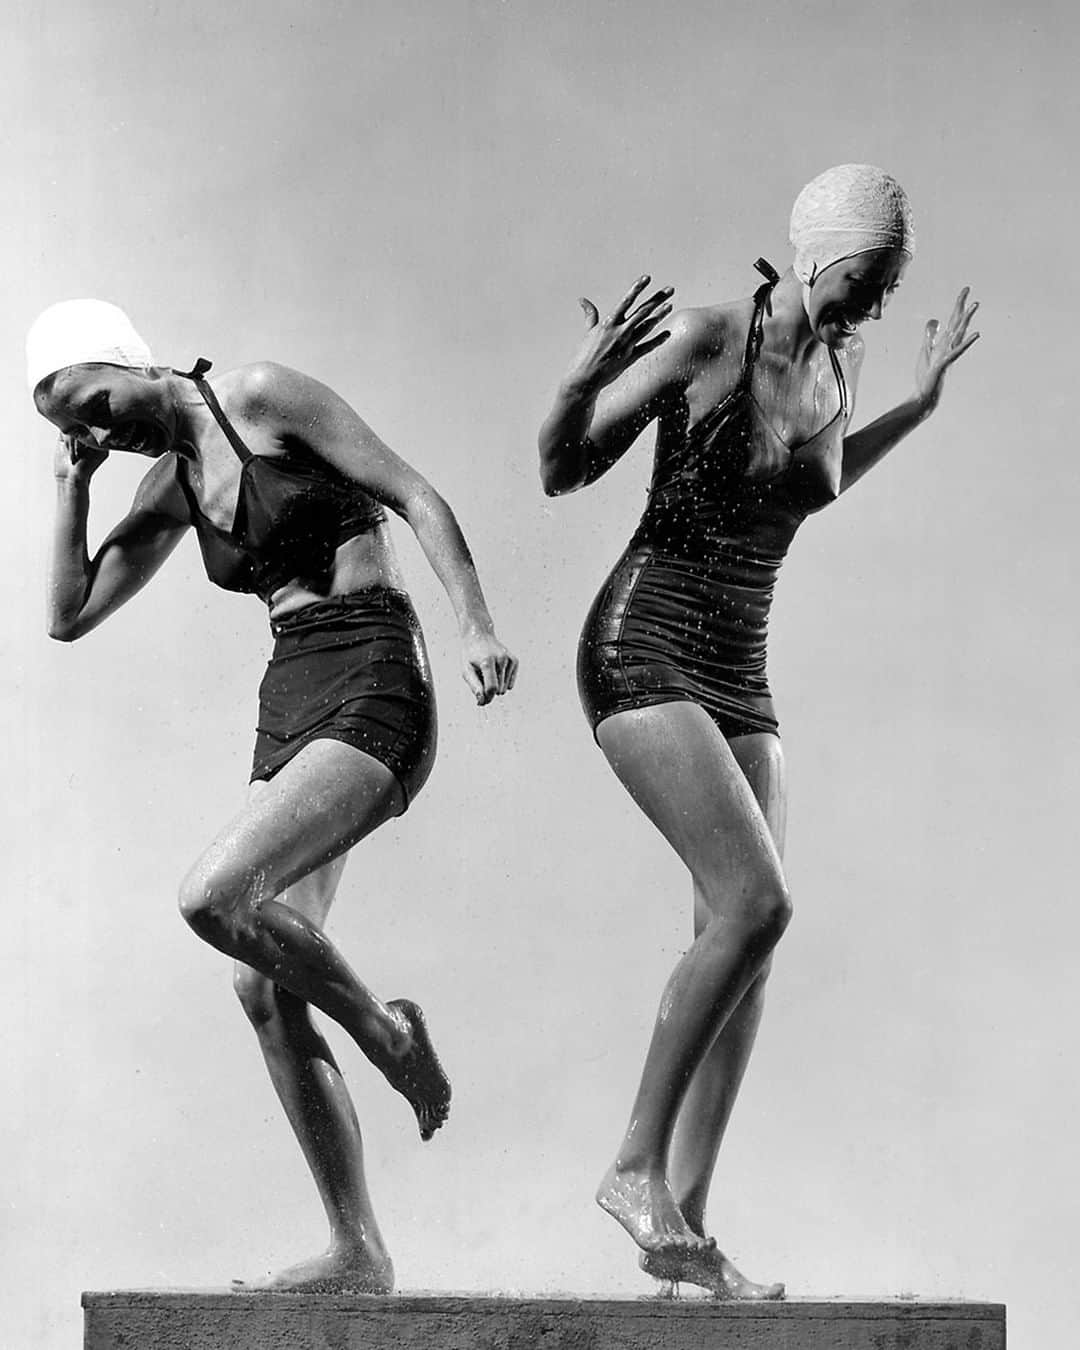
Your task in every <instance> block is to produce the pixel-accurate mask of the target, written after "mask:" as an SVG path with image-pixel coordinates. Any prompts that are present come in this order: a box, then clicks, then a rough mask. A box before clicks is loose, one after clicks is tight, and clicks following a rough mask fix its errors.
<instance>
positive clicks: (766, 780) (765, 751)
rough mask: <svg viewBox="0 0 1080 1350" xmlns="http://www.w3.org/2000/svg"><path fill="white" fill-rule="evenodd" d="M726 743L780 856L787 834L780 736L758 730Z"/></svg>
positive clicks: (785, 782)
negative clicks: (748, 786) (767, 826)
mask: <svg viewBox="0 0 1080 1350" xmlns="http://www.w3.org/2000/svg"><path fill="white" fill-rule="evenodd" d="M728 744H729V745H730V746H731V753H732V754H733V755H734V756H735V760H736V762H737V763H738V765H739V768H740V769H742V771H743V775H744V777H745V778H746V781H747V782H748V783H749V784H750V790H751V792H753V794H754V797H755V798H756V799H757V804H758V806H760V807H761V813H762V815H763V816H764V817H765V819H766V821H767V822H768V825H769V833H770V834H771V835H772V837H773V843H774V844H775V845H776V851H777V853H779V854H780V856H781V857H783V856H784V837H785V835H786V833H787V774H786V772H785V768H784V751H783V747H782V746H781V744H780V737H779V736H774V735H773V734H772V733H771V732H766V731H759V732H754V733H753V734H752V735H749V736H733V737H732V738H731V740H730V741H729V742H728Z"/></svg>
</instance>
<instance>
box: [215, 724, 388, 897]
mask: <svg viewBox="0 0 1080 1350" xmlns="http://www.w3.org/2000/svg"><path fill="white" fill-rule="evenodd" d="M403 805H404V796H403V793H402V789H401V785H400V783H399V782H398V780H397V779H396V778H395V776H394V775H393V773H391V771H390V770H389V769H388V768H387V767H386V766H385V765H384V764H382V763H380V762H379V761H378V760H377V759H374V758H373V757H372V756H371V755H368V754H365V753H364V751H362V750H357V749H356V748H355V747H354V746H351V745H346V744H345V743H344V742H342V741H335V740H329V739H327V740H317V741H313V742H311V744H310V745H307V746H305V748H304V749H303V750H301V751H300V753H299V754H298V755H297V756H296V758H295V759H293V760H290V762H289V763H288V764H286V765H285V767H284V768H283V769H281V770H280V771H279V772H278V773H277V774H275V776H274V777H273V778H272V779H270V781H269V782H265V783H260V784H258V785H253V790H252V792H251V793H250V795H249V798H248V801H247V803H246V805H245V807H244V809H243V810H242V811H241V812H240V813H239V814H238V815H237V816H236V817H235V818H234V819H233V820H232V821H230V822H229V824H228V825H227V826H226V827H225V829H224V830H222V831H221V833H220V834H219V835H218V836H217V838H216V839H215V840H214V841H213V843H212V844H211V845H210V847H209V848H208V849H207V850H206V851H205V853H204V854H203V855H202V857H201V858H200V859H199V861H198V862H197V863H196V864H195V866H194V868H193V869H192V873H191V875H190V876H189V882H190V881H191V880H192V878H193V877H198V878H201V879H203V880H209V879H212V880H213V882H214V884H215V886H217V887H222V886H224V887H228V885H229V884H230V883H234V884H239V885H241V886H243V887H244V889H245V890H248V891H254V892H256V893H257V894H256V898H269V897H271V896H277V895H280V894H281V892H282V891H284V890H286V889H288V888H293V889H295V888H296V887H297V886H298V885H301V884H302V883H303V882H304V880H305V879H307V878H313V877H314V874H315V873H316V872H318V871H320V870H321V869H323V868H326V867H327V866H328V865H336V864H337V861H338V860H339V859H340V860H342V862H341V865H342V866H343V865H344V864H343V855H344V854H345V853H346V852H347V851H348V850H349V849H350V848H351V847H352V846H353V844H355V843H357V842H358V841H359V840H361V839H363V838H364V836H365V835H367V834H370V833H371V831H372V830H374V829H375V828H377V827H378V826H379V825H381V824H382V823H383V822H384V821H385V820H388V819H389V818H390V817H392V816H395V815H398V814H400V812H401V810H402V807H403ZM338 875H340V866H339V867H338ZM330 879H331V877H330V875H329V874H325V875H324V876H323V877H322V878H321V881H322V882H323V883H325V882H328V881H329V880H330ZM336 879H337V878H336V877H335V878H334V881H335V883H336ZM305 893H306V894H307V897H308V899H309V900H310V901H311V902H312V903H313V904H315V905H316V906H319V905H321V904H322V903H323V900H322V899H320V898H319V897H320V884H319V882H317V881H315V880H314V879H313V880H311V881H310V882H309V884H308V885H307V886H306V887H305V886H302V885H301V892H300V894H301V895H304V894H305ZM332 898H333V891H332V889H331V890H330V892H329V896H328V897H326V898H325V903H326V906H327V907H328V904H329V900H330V899H332ZM310 917H313V918H314V917H315V916H314V915H311V916H310Z"/></svg>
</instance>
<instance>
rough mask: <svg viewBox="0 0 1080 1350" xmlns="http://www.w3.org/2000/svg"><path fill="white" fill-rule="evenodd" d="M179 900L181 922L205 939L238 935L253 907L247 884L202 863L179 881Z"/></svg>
mask: <svg viewBox="0 0 1080 1350" xmlns="http://www.w3.org/2000/svg"><path fill="white" fill-rule="evenodd" d="M178 900H179V906H180V914H181V916H182V917H183V919H184V921H185V922H186V923H188V924H189V925H190V926H191V927H192V928H193V929H194V930H195V932H196V933H198V934H199V936H200V937H202V938H206V939H207V940H208V941H215V940H218V941H220V940H221V939H222V938H226V937H235V936H238V935H239V933H240V930H241V929H242V928H243V927H244V919H245V915H246V914H248V913H249V912H250V910H251V909H252V907H253V896H252V893H251V886H250V885H249V884H247V883H245V882H244V881H243V880H242V879H239V878H237V877H235V876H230V875H229V874H227V873H223V872H220V871H217V870H215V869H212V868H208V867H206V866H204V865H203V864H202V863H196V865H195V866H194V867H193V868H192V869H191V871H190V872H189V873H188V874H187V876H186V877H185V878H184V880H183V881H182V882H181V884H180V894H179V898H178Z"/></svg>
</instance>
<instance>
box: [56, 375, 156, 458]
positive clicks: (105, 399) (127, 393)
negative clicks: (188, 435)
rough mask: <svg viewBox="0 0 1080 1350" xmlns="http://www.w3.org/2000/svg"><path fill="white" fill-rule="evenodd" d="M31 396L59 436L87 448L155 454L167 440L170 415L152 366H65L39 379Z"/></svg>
mask: <svg viewBox="0 0 1080 1350" xmlns="http://www.w3.org/2000/svg"><path fill="white" fill-rule="evenodd" d="M34 402H35V404H36V405H37V410H38V412H39V413H41V415H42V417H45V418H48V420H49V421H50V422H51V423H52V424H53V426H55V427H58V428H59V429H60V431H61V432H62V433H63V434H64V435H65V436H69V437H70V438H71V439H72V440H75V441H77V442H79V443H80V444H82V445H86V446H89V447H90V448H91V449H100V450H110V451H111V450H130V451H132V452H134V453H135V454H138V455H150V456H152V457H154V458H156V457H157V456H158V455H163V454H164V453H165V452H166V451H167V450H168V449H170V447H171V446H172V443H173V439H174V434H175V429H174V425H173V422H174V418H173V416H172V412H171V408H170V407H169V405H168V403H167V401H166V400H165V399H164V397H163V385H162V383H161V381H160V379H159V378H158V377H157V375H156V374H155V372H153V371H148V372H145V371H141V370H128V369H127V368H126V367H124V366H107V365H84V366H68V367H67V368H66V369H65V370H58V371H57V372H56V374H55V375H50V376H49V377H48V379H47V380H43V381H42V383H41V385H40V386H39V387H38V389H37V390H36V391H35V394H34Z"/></svg>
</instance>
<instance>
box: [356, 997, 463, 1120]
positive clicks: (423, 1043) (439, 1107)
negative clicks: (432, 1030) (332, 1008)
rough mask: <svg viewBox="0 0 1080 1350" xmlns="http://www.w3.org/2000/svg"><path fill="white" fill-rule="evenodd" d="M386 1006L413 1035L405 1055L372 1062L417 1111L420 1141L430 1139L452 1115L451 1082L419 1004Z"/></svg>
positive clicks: (393, 1002)
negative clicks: (444, 1070)
mask: <svg viewBox="0 0 1080 1350" xmlns="http://www.w3.org/2000/svg"><path fill="white" fill-rule="evenodd" d="M386 1006H387V1007H388V1008H392V1009H393V1010H394V1011H395V1012H396V1013H398V1014H399V1015H400V1016H401V1017H402V1019H403V1020H404V1022H405V1024H406V1026H407V1028H408V1030H409V1032H410V1042H409V1048H408V1049H407V1050H406V1051H405V1053H404V1054H402V1055H398V1056H394V1055H390V1054H385V1055H380V1056H379V1058H378V1059H374V1058H372V1062H373V1063H374V1065H375V1067H376V1068H377V1069H379V1070H380V1072H381V1073H382V1074H383V1076H384V1077H385V1079H386V1081H387V1082H388V1083H389V1084H390V1086H391V1087H392V1088H395V1089H396V1090H397V1091H398V1092H400V1093H401V1095H402V1096H403V1097H404V1098H405V1099H406V1100H407V1101H408V1103H409V1105H410V1106H411V1107H412V1109H413V1110H414V1111H415V1112H416V1120H417V1123H418V1125H419V1126H420V1138H421V1139H424V1140H428V1139H430V1138H431V1136H432V1135H433V1134H434V1133H435V1131H436V1130H437V1129H438V1128H439V1126H440V1125H442V1124H443V1122H444V1121H445V1120H446V1117H447V1116H448V1115H449V1114H450V1080H449V1079H448V1078H447V1076H446V1074H445V1073H444V1072H443V1068H442V1065H441V1064H440V1063H439V1057H438V1055H436V1053H435V1047H434V1046H433V1045H432V1044H431V1038H430V1036H429V1035H428V1030H427V1023H426V1022H425V1021H424V1014H423V1013H422V1012H421V1011H420V1009H419V1008H418V1007H417V1005H416V1004H415V1003H410V1002H409V1000H408V999H405V998H395V999H391V1000H390V1002H389V1003H388V1004H387V1005H386Z"/></svg>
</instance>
